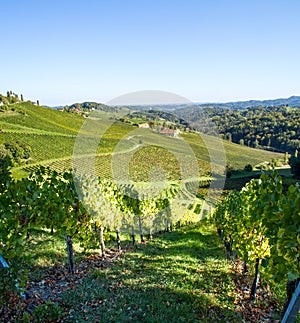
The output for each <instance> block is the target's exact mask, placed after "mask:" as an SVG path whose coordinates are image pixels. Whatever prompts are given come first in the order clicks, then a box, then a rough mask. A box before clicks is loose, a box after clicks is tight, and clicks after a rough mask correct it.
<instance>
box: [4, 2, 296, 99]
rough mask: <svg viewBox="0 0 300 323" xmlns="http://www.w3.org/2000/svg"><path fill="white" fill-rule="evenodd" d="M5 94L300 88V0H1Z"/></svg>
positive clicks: (212, 94) (276, 93)
mask: <svg viewBox="0 0 300 323" xmlns="http://www.w3.org/2000/svg"><path fill="white" fill-rule="evenodd" d="M0 8H1V18H0V35H1V48H0V73H1V74H0V93H6V91H7V90H12V91H14V92H16V93H23V95H24V98H25V99H26V98H27V99H31V100H36V99H39V100H40V103H41V104H45V105H64V104H71V103H74V102H82V101H86V100H95V101H98V102H106V101H108V100H110V99H113V98H114V97H116V96H119V95H121V94H125V93H128V92H132V91H139V90H162V91H169V92H174V93H177V94H179V95H182V96H184V97H187V98H188V99H190V100H194V101H197V102H211V101H219V102H226V101H234V100H247V99H267V98H278V97H289V96H291V95H300V41H299V40H300V19H299V15H300V1H298V0H288V1H287V0H282V1H276V0H273V1H271V0H265V1H264V0H251V1H243V0H236V1H231V0H180V1H179V0H105V1H104V0H98V1H97V0H81V1H77V0H26V1H25V0H23V1H22V0H9V1H7V0H0Z"/></svg>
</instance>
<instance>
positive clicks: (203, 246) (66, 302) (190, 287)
mask: <svg viewBox="0 0 300 323" xmlns="http://www.w3.org/2000/svg"><path fill="white" fill-rule="evenodd" d="M33 236H34V239H33V240H32V241H31V244H30V245H31V246H32V249H31V250H27V259H28V261H29V263H30V266H31V270H30V281H43V280H47V279H48V280H51V279H52V277H50V274H49V271H50V269H49V268H51V267H52V266H53V265H54V264H55V263H64V264H65V266H66V256H65V251H64V240H63V239H62V238H59V237H57V236H56V235H55V236H54V237H52V236H50V235H49V233H48V234H47V232H38V231H37V232H34V234H33ZM33 241H35V242H34V243H33ZM75 249H76V251H77V253H76V254H75V259H76V261H77V262H80V261H84V259H85V258H84V257H85V256H84V255H83V254H80V249H79V247H78V245H77V244H76V243H75ZM59 275H60V274H59V273H57V275H56V276H55V275H53V276H54V279H57V280H58V279H59V278H57V277H61V276H59ZM73 285H74V286H73V288H72V289H70V290H68V291H66V292H63V293H62V294H59V295H58V296H59V305H60V307H61V308H62V309H63V310H64V312H65V313H66V317H65V321H66V322H85V321H87V322H102V321H103V322H224V321H225V322H241V316H240V315H239V314H238V313H236V312H235V309H234V304H233V301H234V297H235V294H234V293H235V291H234V283H233V281H232V279H231V275H230V264H229V263H228V262H227V261H226V260H225V259H224V252H223V248H222V246H221V244H220V242H219V240H218V239H217V236H216V233H215V230H214V228H213V227H212V226H210V225H208V224H206V223H200V224H198V225H192V226H188V227H184V228H181V229H179V230H177V231H175V232H172V233H168V234H164V235H162V236H160V237H159V238H157V239H155V240H154V241H152V242H148V243H147V244H146V245H138V246H137V247H136V248H135V249H133V250H132V251H130V252H127V253H126V254H125V255H124V256H123V257H121V258H120V259H119V260H118V261H115V262H114V263H113V264H112V265H110V266H108V267H104V268H101V267H100V268H99V267H97V268H93V267H92V266H91V267H90V268H89V270H88V271H87V274H86V275H85V276H84V277H83V278H82V279H81V280H80V281H77V283H76V281H75V280H74V281H73Z"/></svg>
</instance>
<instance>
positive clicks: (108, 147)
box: [0, 103, 283, 181]
mask: <svg viewBox="0 0 300 323" xmlns="http://www.w3.org/2000/svg"><path fill="white" fill-rule="evenodd" d="M115 117H116V115H115V113H114V114H109V113H105V112H103V111H101V112H99V113H98V114H97V115H96V117H92V118H89V120H88V121H86V119H85V118H83V117H82V116H81V115H79V114H76V113H67V112H60V111H55V110H52V109H48V108H43V107H38V106H35V105H32V104H30V103H16V104H13V105H11V110H9V111H3V112H0V125H1V128H0V129H1V132H0V144H3V143H6V142H19V143H22V142H23V143H27V144H28V145H30V147H31V148H32V154H31V157H30V158H29V159H28V160H26V161H24V163H20V164H18V165H15V166H14V167H13V168H12V174H13V176H14V177H15V178H20V177H24V176H26V174H28V173H29V172H30V171H33V170H34V169H35V168H36V167H38V166H39V165H40V164H41V165H44V166H49V167H51V168H54V169H56V170H57V171H64V170H68V169H70V168H71V167H72V164H73V162H74V160H75V164H76V167H77V168H80V169H81V171H82V172H84V171H89V168H90V167H91V158H94V159H93V161H94V164H93V165H92V168H94V169H95V172H96V174H97V175H99V176H102V177H107V178H112V177H114V178H115V176H119V175H120V174H119V173H120V172H121V171H122V172H124V165H125V167H127V168H126V172H127V173H128V174H129V176H130V178H131V179H132V180H134V181H144V180H146V179H149V178H150V177H151V176H153V174H154V173H155V171H157V170H158V169H160V170H161V173H163V172H165V175H164V176H165V177H166V178H167V179H169V180H180V178H181V179H182V178H183V179H186V178H189V177H194V176H195V175H196V176H198V175H200V176H210V174H211V173H212V172H213V173H214V172H215V171H216V169H215V168H213V169H212V165H213V167H215V165H214V164H216V167H218V166H220V165H221V166H226V165H230V166H231V167H232V168H233V169H241V170H242V169H243V168H244V167H245V165H247V164H251V165H253V166H255V165H257V164H260V163H262V162H270V161H271V160H273V159H281V160H282V159H283V155H282V154H278V153H273V152H272V153H271V152H267V151H263V150H258V149H250V148H248V147H245V146H241V145H237V144H233V143H230V142H227V141H222V142H221V141H220V140H218V139H217V138H213V137H209V136H207V135H203V134H201V135H200V134H197V133H183V134H181V135H180V137H179V138H169V137H163V136H160V135H158V134H155V133H154V132H152V131H150V130H148V129H139V128H136V127H133V126H131V125H128V124H126V123H121V122H115V121H114V118H115ZM76 145H77V146H76ZM76 147H77V150H76V149H75V150H74V148H76ZM78 147H79V148H78ZM222 149H224V151H225V153H224V155H223V154H222ZM77 158H79V159H80V162H76V159H77ZM120 176H121V175H120ZM162 176H163V175H162Z"/></svg>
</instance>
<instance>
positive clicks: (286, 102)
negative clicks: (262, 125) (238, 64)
mask: <svg viewBox="0 0 300 323" xmlns="http://www.w3.org/2000/svg"><path fill="white" fill-rule="evenodd" d="M197 105H199V106H203V107H208V106H210V107H215V108H217V107H221V108H231V109H233V110H240V109H247V108H255V107H259V106H264V107H267V106H268V107H278V106H289V107H299V108H300V96H291V97H289V98H280V99H273V100H249V101H236V102H227V103H206V104H197Z"/></svg>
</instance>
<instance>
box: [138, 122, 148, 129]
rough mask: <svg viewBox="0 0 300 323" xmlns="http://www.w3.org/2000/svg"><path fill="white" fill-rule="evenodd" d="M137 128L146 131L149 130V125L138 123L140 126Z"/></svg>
mask: <svg viewBox="0 0 300 323" xmlns="http://www.w3.org/2000/svg"><path fill="white" fill-rule="evenodd" d="M139 128H144V129H148V128H150V126H149V124H148V123H140V124H139Z"/></svg>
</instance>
